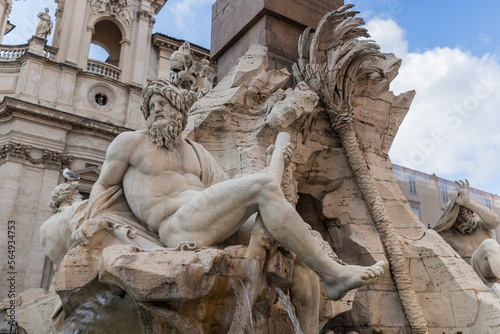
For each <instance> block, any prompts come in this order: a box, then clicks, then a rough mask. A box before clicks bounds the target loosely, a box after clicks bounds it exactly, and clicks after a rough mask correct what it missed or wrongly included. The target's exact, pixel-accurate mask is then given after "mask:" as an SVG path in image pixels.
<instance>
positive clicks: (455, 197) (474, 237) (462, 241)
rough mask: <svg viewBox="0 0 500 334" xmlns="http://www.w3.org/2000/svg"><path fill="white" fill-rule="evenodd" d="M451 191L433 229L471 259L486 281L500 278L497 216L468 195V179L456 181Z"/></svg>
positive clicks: (498, 223) (462, 254) (499, 219)
mask: <svg viewBox="0 0 500 334" xmlns="http://www.w3.org/2000/svg"><path fill="white" fill-rule="evenodd" d="M456 183H457V184H458V185H459V187H458V188H455V189H453V190H452V191H450V194H449V196H450V201H449V202H448V206H447V208H446V211H445V212H444V213H443V215H442V216H441V218H440V219H439V221H438V223H437V225H436V226H435V227H434V230H436V231H437V232H439V234H440V235H441V236H442V237H443V239H444V240H446V241H447V242H448V243H449V244H450V245H451V247H453V249H455V250H456V251H457V253H458V254H459V255H460V256H461V257H462V258H463V259H464V260H465V261H467V262H469V263H470V264H471V265H472V267H473V268H474V270H475V271H476V273H477V274H478V275H479V277H481V279H482V280H483V282H485V283H486V284H488V283H495V282H497V281H498V279H500V245H499V244H498V242H497V241H496V240H495V235H494V234H493V230H494V229H496V228H497V227H498V226H499V225H500V218H499V217H498V215H497V214H496V213H495V212H494V211H493V210H491V209H489V208H488V207H486V206H485V205H483V204H480V203H477V202H474V201H472V200H471V199H470V197H469V181H468V180H465V182H464V181H461V180H459V181H456Z"/></svg>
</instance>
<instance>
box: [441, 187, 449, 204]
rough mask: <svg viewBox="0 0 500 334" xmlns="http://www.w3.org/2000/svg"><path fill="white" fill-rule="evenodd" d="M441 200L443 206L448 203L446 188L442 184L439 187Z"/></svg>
mask: <svg viewBox="0 0 500 334" xmlns="http://www.w3.org/2000/svg"><path fill="white" fill-rule="evenodd" d="M441 199H442V201H443V203H445V204H446V203H448V202H449V201H450V196H449V195H448V188H447V187H446V186H445V185H444V184H442V185H441Z"/></svg>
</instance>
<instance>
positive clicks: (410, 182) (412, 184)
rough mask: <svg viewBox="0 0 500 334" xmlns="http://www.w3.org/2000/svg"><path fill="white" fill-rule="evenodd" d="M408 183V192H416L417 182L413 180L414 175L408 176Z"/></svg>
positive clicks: (413, 193)
mask: <svg viewBox="0 0 500 334" xmlns="http://www.w3.org/2000/svg"><path fill="white" fill-rule="evenodd" d="M408 185H409V187H410V194H412V195H416V194H417V182H416V180H415V175H410V176H408Z"/></svg>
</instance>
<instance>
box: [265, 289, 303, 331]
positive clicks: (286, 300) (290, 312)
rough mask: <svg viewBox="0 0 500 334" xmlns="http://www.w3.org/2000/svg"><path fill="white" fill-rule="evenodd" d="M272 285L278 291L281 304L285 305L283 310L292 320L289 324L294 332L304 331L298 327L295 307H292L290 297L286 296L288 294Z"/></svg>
mask: <svg viewBox="0 0 500 334" xmlns="http://www.w3.org/2000/svg"><path fill="white" fill-rule="evenodd" d="M272 287H273V288H274V289H275V290H276V292H278V295H279V296H280V298H281V301H282V302H283V305H285V310H286V312H287V313H288V317H289V318H290V320H291V322H292V323H291V325H292V327H293V330H294V333H295V334H304V332H302V329H301V328H300V324H299V319H297V316H296V315H295V309H294V308H293V305H292V302H291V300H290V298H288V296H287V295H286V294H285V293H284V292H283V290H281V289H280V288H278V287H277V286H275V285H272Z"/></svg>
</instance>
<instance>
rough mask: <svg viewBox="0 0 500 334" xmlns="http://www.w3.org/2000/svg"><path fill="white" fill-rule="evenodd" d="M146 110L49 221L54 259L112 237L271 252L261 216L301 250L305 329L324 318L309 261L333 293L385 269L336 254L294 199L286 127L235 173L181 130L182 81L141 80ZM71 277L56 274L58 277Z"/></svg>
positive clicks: (155, 247) (299, 306)
mask: <svg viewBox="0 0 500 334" xmlns="http://www.w3.org/2000/svg"><path fill="white" fill-rule="evenodd" d="M141 110H142V112H143V115H144V117H145V119H146V120H147V129H145V130H138V131H135V132H125V133H122V134H120V135H119V136H118V137H117V138H116V139H115V140H114V141H113V142H112V143H111V145H110V146H109V148H108V150H107V153H106V160H105V162H104V165H103V167H102V171H101V174H100V176H99V179H98V180H97V182H96V183H95V185H94V186H93V189H92V192H91V195H90V198H89V200H88V201H84V202H76V203H75V204H71V205H69V204H70V203H68V205H67V207H68V208H69V210H67V211H65V212H64V214H63V216H61V217H62V219H61V220H59V225H63V227H64V228H61V227H60V226H59V227H57V228H52V229H51V228H50V227H47V226H50V224H44V229H43V230H44V233H43V236H42V243H43V244H44V245H45V246H44V247H45V250H46V253H47V254H48V256H49V257H50V258H51V259H52V260H53V262H54V266H55V268H58V267H59V265H60V263H61V261H62V259H63V258H64V255H65V253H66V252H67V251H68V250H70V249H71V247H76V248H73V251H75V249H79V247H78V246H80V248H82V247H83V248H84V249H87V250H89V251H90V252H91V253H93V254H98V253H99V252H102V251H103V249H105V248H106V247H109V246H110V245H113V244H129V245H133V246H134V247H135V248H136V249H138V250H142V251H161V250H162V249H165V248H168V249H174V250H181V251H182V250H188V251H192V250H196V249H206V248H210V247H218V246H221V245H224V246H227V245H230V244H231V243H234V240H238V242H239V243H241V241H242V240H244V241H243V243H244V244H249V247H248V250H247V251H246V255H245V256H246V257H247V258H252V257H259V256H261V257H265V256H266V255H265V253H263V254H262V252H259V251H255V250H254V249H255V246H254V244H255V242H254V243H252V240H251V234H252V233H253V234H255V233H256V232H255V230H256V229H255V228H254V232H252V233H249V232H250V231H251V230H252V227H253V226H256V227H258V228H260V229H261V230H263V231H264V232H263V233H264V234H266V235H267V233H268V234H269V235H270V237H271V239H273V240H276V241H277V242H279V244H281V245H283V246H284V247H286V248H287V249H289V250H291V251H293V253H294V254H295V255H296V256H297V260H296V265H295V268H294V280H293V281H292V282H291V284H292V289H291V291H293V295H294V298H293V299H292V302H293V303H294V304H295V306H296V307H295V308H296V311H297V313H298V314H297V315H298V318H299V321H300V323H301V327H302V328H303V331H304V332H305V333H315V332H316V333H317V331H318V323H317V320H314V321H312V320H311V319H318V310H317V307H318V305H311V304H318V300H319V299H318V298H319V296H315V295H317V294H318V293H319V290H318V289H317V288H314V286H315V283H314V281H315V279H314V278H311V277H310V275H309V274H308V269H305V270H304V269H302V267H305V266H307V267H309V268H310V269H312V270H313V271H314V272H315V273H316V274H317V275H318V276H319V277H320V278H321V281H322V282H323V285H324V288H325V292H326V295H327V296H328V298H330V299H332V300H338V299H340V298H342V297H343V296H344V295H345V294H346V293H347V292H348V291H350V290H352V289H356V288H359V287H361V286H364V285H367V284H370V283H372V282H374V281H375V280H376V279H377V278H378V277H379V276H380V275H382V274H383V272H384V269H383V268H382V267H383V266H384V264H385V263H384V261H379V262H377V263H376V264H374V265H372V266H367V267H364V266H357V265H345V264H340V263H338V262H337V261H334V259H332V258H331V257H330V256H329V255H328V254H326V253H325V252H324V250H323V248H322V245H321V243H319V242H318V240H317V239H316V238H315V237H314V236H313V235H312V234H311V232H310V227H309V226H308V225H307V224H306V223H304V221H303V220H302V218H301V217H300V216H299V214H298V213H297V212H296V211H295V209H294V208H293V207H292V206H291V205H290V204H289V203H288V202H287V200H286V199H285V197H284V195H283V193H282V191H281V189H280V183H281V179H282V175H283V170H284V168H286V166H287V164H288V162H289V161H290V159H291V157H292V154H293V147H292V145H291V144H290V143H288V140H289V137H288V135H287V134H286V133H281V134H280V135H279V136H278V140H277V143H276V147H273V146H272V147H270V148H269V149H268V154H269V156H268V163H269V167H268V168H266V169H265V170H263V171H262V172H258V173H250V174H244V175H241V176H238V177H235V178H233V179H228V178H227V176H226V174H225V173H224V171H223V170H222V169H221V168H220V167H219V166H218V165H217V163H216V162H215V160H214V158H213V157H212V156H211V155H210V153H208V152H207V151H206V150H205V149H204V148H203V147H202V146H201V145H199V144H197V143H195V142H193V141H192V140H189V139H183V138H182V137H181V132H182V130H183V129H184V128H185V126H186V123H187V108H186V102H185V96H184V94H183V93H182V91H181V90H180V89H178V88H177V87H175V86H174V85H173V84H171V83H170V82H168V81H156V82H153V83H151V84H150V85H148V86H146V87H145V88H144V89H143V94H142V102H141ZM68 212H69V213H68ZM68 214H69V215H71V218H69V219H68ZM255 214H257V215H255ZM54 219H55V218H54V217H52V218H51V221H50V223H52V221H53V220H54ZM56 220H57V219H56ZM68 226H69V228H68ZM243 226H245V227H247V226H250V228H242V227H243ZM258 228H257V230H258ZM51 230H57V231H59V230H64V231H70V232H69V233H71V231H72V233H71V240H72V241H74V244H73V245H72V246H69V245H68V242H67V240H68V239H69V236H68V235H66V237H64V236H61V237H59V236H60V234H58V235H56V236H55V237H54V234H51V233H49V232H50V231H51ZM48 231H49V232H48ZM103 232H104V233H103ZM49 235H50V236H49ZM260 237H261V238H262V236H260ZM59 239H62V240H66V242H62V241H61V240H59ZM158 239H159V240H158ZM110 240H111V241H110ZM257 243H261V244H262V241H259V242H257ZM61 245H62V246H61ZM146 253H147V252H146ZM103 256H104V255H103ZM65 260H66V261H69V260H67V259H65ZM103 261H104V260H103V259H102V258H101V263H102V262H103ZM304 264H305V266H304ZM64 266H65V267H67V264H65V265H64ZM64 280H65V279H61V278H58V277H56V278H55V281H56V282H55V285H56V286H57V284H60V282H61V281H64ZM316 280H317V279H316ZM58 282H59V283H58ZM134 284H139V285H140V283H139V282H136V283H134ZM311 291H312V292H311ZM311 294H312V295H311ZM91 297H92V296H91ZM62 299H64V298H62ZM297 300H298V301H297ZM63 304H64V301H63ZM76 313H78V312H76ZM69 323H70V324H71V321H70V322H69ZM65 328H67V327H65ZM68 328H71V327H68Z"/></svg>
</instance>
